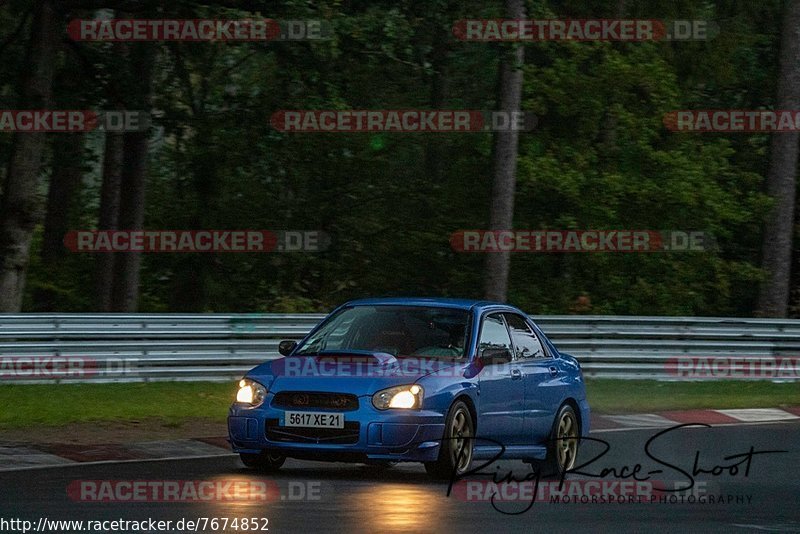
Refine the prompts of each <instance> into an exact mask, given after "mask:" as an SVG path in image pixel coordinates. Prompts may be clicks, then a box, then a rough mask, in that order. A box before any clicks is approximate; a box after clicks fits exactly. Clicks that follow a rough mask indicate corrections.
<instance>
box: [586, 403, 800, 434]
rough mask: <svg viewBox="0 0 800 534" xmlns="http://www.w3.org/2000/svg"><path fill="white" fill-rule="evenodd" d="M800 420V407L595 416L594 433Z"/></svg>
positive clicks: (593, 419) (593, 421)
mask: <svg viewBox="0 0 800 534" xmlns="http://www.w3.org/2000/svg"><path fill="white" fill-rule="evenodd" d="M798 419H800V408H798V407H795V408H786V409H781V408H742V409H731V410H681V411H669V412H658V413H640V414H627V415H593V416H592V431H595V430H597V431H603V430H606V431H609V430H626V429H636V428H667V427H671V426H675V425H680V424H685V423H704V424H708V425H736V424H743V423H769V422H780V421H792V420H798Z"/></svg>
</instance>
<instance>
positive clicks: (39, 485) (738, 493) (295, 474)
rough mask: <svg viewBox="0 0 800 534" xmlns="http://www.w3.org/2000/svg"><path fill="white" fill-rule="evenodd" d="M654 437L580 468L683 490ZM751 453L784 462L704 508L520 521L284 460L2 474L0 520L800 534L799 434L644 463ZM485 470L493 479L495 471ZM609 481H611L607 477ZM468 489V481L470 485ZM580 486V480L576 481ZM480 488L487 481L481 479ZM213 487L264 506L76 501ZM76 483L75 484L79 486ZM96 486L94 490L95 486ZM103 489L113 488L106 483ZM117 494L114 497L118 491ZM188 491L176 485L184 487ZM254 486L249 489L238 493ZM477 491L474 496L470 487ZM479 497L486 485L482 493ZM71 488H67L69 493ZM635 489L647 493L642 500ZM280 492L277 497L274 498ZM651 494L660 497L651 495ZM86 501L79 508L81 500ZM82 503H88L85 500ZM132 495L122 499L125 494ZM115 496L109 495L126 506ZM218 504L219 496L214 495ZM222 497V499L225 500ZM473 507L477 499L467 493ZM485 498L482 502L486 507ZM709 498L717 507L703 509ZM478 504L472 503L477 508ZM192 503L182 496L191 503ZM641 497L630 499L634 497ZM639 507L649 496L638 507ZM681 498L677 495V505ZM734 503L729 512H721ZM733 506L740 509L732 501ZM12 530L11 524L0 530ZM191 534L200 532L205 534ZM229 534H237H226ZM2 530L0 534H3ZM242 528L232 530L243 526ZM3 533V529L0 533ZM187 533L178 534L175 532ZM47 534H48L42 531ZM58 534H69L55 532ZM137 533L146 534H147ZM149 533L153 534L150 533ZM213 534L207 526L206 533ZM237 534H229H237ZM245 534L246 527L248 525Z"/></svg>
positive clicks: (699, 434) (563, 510)
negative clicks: (257, 468) (171, 487)
mask: <svg viewBox="0 0 800 534" xmlns="http://www.w3.org/2000/svg"><path fill="white" fill-rule="evenodd" d="M657 432H658V431H657V430H632V431H619V432H601V433H593V434H592V436H593V437H595V438H600V439H603V440H606V441H607V442H608V443H609V445H610V447H611V448H610V450H609V451H608V452H607V453H606V454H605V455H604V456H603V457H602V458H599V459H597V460H596V461H594V462H593V463H592V464H591V465H589V466H587V467H585V468H584V470H585V471H586V472H592V473H594V474H597V473H599V472H600V471H601V469H602V468H616V469H617V471H619V470H621V468H622V466H625V465H627V466H630V467H631V469H632V468H633V466H634V465H635V464H636V463H640V464H642V468H641V469H642V470H641V471H639V473H638V474H637V477H639V478H644V476H645V475H643V473H646V472H647V471H652V470H657V469H662V473H656V474H651V475H650V477H651V480H663V481H668V482H671V481H681V484H685V483H686V481H687V480H688V479H687V477H685V476H683V475H681V474H680V473H679V472H678V471H677V470H676V469H674V468H671V467H667V466H665V465H663V464H658V463H656V462H655V461H654V460H652V459H649V458H648V457H647V455H646V454H645V442H646V441H647V440H648V438H650V437H651V436H653V435H654V434H655V433H657ZM751 446H752V447H753V448H754V450H755V451H761V450H787V451H789V452H787V453H779V454H778V453H774V454H759V455H755V456H753V457H752V461H751V463H750V469H749V474H748V475H747V476H744V471H745V467H746V465H745V463H742V464H741V465H740V466H739V469H738V472H736V473H735V475H734V474H731V473H730V472H728V471H729V470H728V471H726V472H725V473H723V474H722V475H720V476H718V477H713V476H710V475H707V474H698V475H697V476H696V477H695V479H696V481H697V482H698V485H697V486H696V488H695V490H694V491H695V493H694V497H695V498H696V500H699V499H700V498H703V499H704V500H705V502H703V503H700V502H692V503H689V502H686V501H687V499H688V496H687V495H685V494H684V496H683V500H684V502H683V503H681V502H678V503H670V502H660V501H658V500H657V501H656V502H634V503H619V502H595V503H591V502H590V503H586V504H581V503H574V502H570V503H564V502H561V503H552V502H546V501H545V502H541V501H539V502H536V503H534V504H533V505H532V506H530V509H528V510H527V511H526V512H524V513H522V514H520V515H506V514H503V513H500V512H498V511H497V510H495V509H494V507H493V506H492V504H491V503H489V502H485V501H482V500H479V501H477V502H476V501H466V500H465V495H466V493H465V492H463V491H462V492H460V493H459V492H457V491H456V492H454V494H453V495H451V496H450V497H448V496H447V495H446V491H447V484H443V483H434V482H431V481H430V480H429V479H428V478H427V476H426V474H425V472H424V469H423V468H422V466H420V465H417V464H407V465H401V466H396V467H393V468H390V469H384V470H381V469H377V468H374V467H366V466H361V465H356V464H326V463H318V462H301V461H293V460H288V461H287V463H286V464H285V466H284V468H283V469H282V470H281V471H280V472H279V473H277V474H276V475H270V476H267V475H264V474H258V473H254V472H252V471H249V470H246V469H244V468H243V467H242V466H241V464H240V463H239V462H238V460H237V459H236V458H235V457H226V458H213V459H212V458H209V459H194V460H172V461H154V462H135V463H117V464H104V465H77V466H71V467H58V468H46V469H36V470H28V471H16V472H7V473H0V518H2V519H10V518H19V519H25V520H31V521H33V522H34V524H36V523H38V520H39V518H40V517H45V518H47V519H48V520H84V521H86V520H92V521H94V520H115V519H123V520H144V519H148V518H152V519H154V520H161V521H166V520H170V521H172V522H173V523H172V530H171V531H172V532H176V531H178V530H176V529H175V527H176V522H177V521H179V520H181V519H184V520H197V518H203V517H206V518H215V517H216V518H226V517H227V518H229V522H230V521H231V520H232V519H233V518H243V517H253V518H267V519H268V520H269V522H268V524H266V525H265V524H264V522H263V520H260V521H261V522H260V523H259V524H258V531H262V530H261V528H262V527H264V526H267V527H268V529H269V532H273V533H275V532H278V533H281V532H309V533H311V532H347V533H353V532H491V531H497V532H500V531H503V532H515V531H520V532H531V531H540V530H541V531H545V532H562V531H579V532H584V531H589V532H646V531H650V532H698V531H702V532H704V533H708V532H726V533H736V532H746V531H752V530H756V531H765V532H800V481H798V477H800V469H798V465H800V423H796V422H789V423H780V424H758V425H747V426H731V427H714V428H691V429H682V430H677V431H672V432H669V433H668V434H665V435H663V436H660V437H658V438H656V441H655V442H654V443H653V445H652V447H651V453H652V454H653V455H654V456H656V457H657V458H658V459H659V460H661V461H662V462H664V463H668V464H672V465H673V466H675V467H678V468H680V469H682V470H684V471H688V472H690V473H691V471H692V469H693V464H694V461H695V454H696V453H697V452H699V459H698V466H699V467H701V468H704V469H708V470H711V469H712V468H713V467H714V466H718V465H719V466H724V465H732V464H735V463H737V462H739V461H742V460H743V459H745V460H746V458H745V457H740V458H735V459H728V460H726V459H725V457H726V456H731V455H737V454H741V453H747V452H748V451H750V447H751ZM601 447H602V445H600V444H598V443H595V444H590V445H586V446H584V447H583V449H582V451H581V457H580V460H581V461H586V460H588V459H590V458H591V457H593V456H595V455H596V454H598V453H599V451H600V450H601ZM499 467H500V469H499V471H503V472H504V471H506V470H509V469H511V470H513V472H514V473H515V474H516V475H518V476H519V477H520V478H521V477H523V476H525V474H526V473H529V472H530V471H529V469H528V468H527V467H526V466H525V464H522V463H521V462H499ZM488 470H489V471H495V472H496V471H498V469H497V466H492V467H491V468H489V469H488ZM610 477H613V475H609V478H610ZM473 478H476V477H473ZM570 478H576V479H588V477H583V476H579V477H575V476H571V477H570ZM477 479H478V480H484V481H487V480H489V478H488V477H478V478H477ZM88 480H93V481H98V480H100V481H108V480H112V481H131V480H140V481H141V480H147V481H164V480H169V481H214V482H219V483H225V482H239V483H243V482H244V483H253V482H255V483H259V482H261V483H265V484H266V486H264V484H262V485H261V486H258V487H260V488H264V487H268V488H270V489H269V492H268V495H269V496H268V497H267V499H268V500H263V498H257V497H258V495H262V494H259V493H258V492H256V493H246V494H244V495H245V497H252V498H251V499H248V498H245V497H242V495H239V496H238V498H234V499H232V500H230V499H229V500H225V499H221V500H213V501H210V502H208V501H203V502H196V501H195V502H127V501H122V502H120V501H116V502H94V501H93V502H87V501H86V500H81V499H82V498H83V499H94V498H100V496H101V495H103V493H102V491H101V490H100V489H99V488H101V486H100V485H95V486H91V487H92V488H94V489H95V490H97V493H96V494H95V493H88V494H85V493H84V494H81V492H80V491H78V490H76V489H75V488H76V487H79V484H81V482H80V481H88ZM76 481H77V482H76ZM93 484H100V483H93ZM106 484H110V483H106ZM115 484H117V485H115V486H114V487H115V488H119V487H121V486H119V485H118V483H115ZM181 487H182V488H184V489H185V486H181ZM246 487H251V486H246ZM476 487H477V486H476ZM480 487H481V488H484V486H480ZM68 488H72V491H70V490H69V489H68ZM645 490H646V488H645V489H644V490H642V491H643V492H644V493H642V494H640V495H639V496H642V495H644V494H646V493H647V492H646V491H645ZM274 491H277V492H278V493H274ZM656 494H657V495H659V496H660V495H665V494H663V493H660V492H657V493H656ZM81 495H83V497H81ZM87 495H88V496H87ZM124 495H129V494H124ZM124 495H123V494H122V493H120V494H117V496H118V497H119V496H123V497H124ZM216 495H220V494H216ZM221 495H223V496H226V495H227V496H228V497H230V495H231V494H230V493H227V494H226V493H225V491H222V493H221ZM472 495H473V498H474V499H480V498H481V497H480V495H481V492H480V491H477V490H476V491H475V493H473V494H472ZM486 495H488V493H484V494H483V496H484V497H485V496H486ZM711 495H714V496H715V500H717V499H718V497H717V496H719V497H722V498H724V499H725V500H726V502H724V503H722V504H720V503H718V502H715V503H714V504H711V503H710V502H709V501H708V498H709V497H710V496H711ZM476 496H477V497H476ZM189 498H191V495H189ZM637 498H638V497H637ZM642 498H644V499H645V500H646V499H647V497H646V496H644V497H642ZM675 498H676V499H678V497H677V495H676V497H675ZM728 499H731V502H727V500H728ZM737 500H738V502H737ZM495 504H496V505H497V507H498V508H502V509H503V510H504V511H506V512H511V511H521V510H523V509H524V508H526V507H527V506H528V504H529V501H524V502H501V503H495ZM5 526H6V527H9V526H10V525H5ZM202 526H203V525H200V528H198V531H201V532H202V531H203V528H202ZM230 526H231V525H230V523H229V528H227V530H226V531H227V532H237V530H234V529H233V528H230ZM2 527H3V524H2V522H1V521H0V531H2V530H3V528H2ZM240 527H241V525H240ZM8 530H9V529H8V528H6V531H8ZM186 530H189V529H187V528H186V527H185V525H184V528H183V529H181V530H180V531H186ZM51 531H52V530H51ZM60 531H61V532H68V531H74V529H71V530H70V529H68V528H64V527H62V529H61V530H60ZM144 531H145V532H146V531H148V530H144ZM150 531H151V532H155V530H150ZM212 531H215V532H222V531H223V530H222V528H221V524H220V526H218V527H217V529H216V530H212V529H211V525H210V524H207V525H206V528H205V532H212ZM241 531H242V529H241V528H240V529H239V530H238V532H241ZM250 531H251V532H252V531H253V530H252V525H251V530H250Z"/></svg>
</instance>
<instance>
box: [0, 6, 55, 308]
mask: <svg viewBox="0 0 800 534" xmlns="http://www.w3.org/2000/svg"><path fill="white" fill-rule="evenodd" d="M34 9H35V13H34V17H33V22H32V24H31V35H30V41H29V44H28V49H27V53H26V63H27V65H28V66H29V67H30V68H29V69H28V70H27V71H26V74H25V75H24V76H23V79H22V82H21V91H20V99H19V107H20V108H21V109H48V107H49V106H50V102H51V97H52V84H53V71H54V68H55V59H56V49H57V46H58V35H59V30H60V29H61V28H60V27H59V20H60V19H59V17H58V16H57V14H56V11H55V9H54V6H53V3H52V1H51V0H39V1H37V2H36V4H35V7H34ZM45 135H46V134H44V133H41V132H39V133H29V132H20V133H16V134H15V135H14V139H13V141H12V148H11V157H10V159H9V163H8V172H7V175H6V183H5V187H4V190H3V198H2V200H0V312H19V311H20V309H21V307H22V297H23V291H24V289H25V277H26V274H27V268H28V263H29V261H30V248H31V240H32V238H33V231H34V228H35V226H36V224H37V223H38V222H39V221H40V219H41V211H42V210H41V201H40V198H39V195H38V187H39V181H40V180H39V171H40V167H41V164H42V154H43V152H44V149H45Z"/></svg>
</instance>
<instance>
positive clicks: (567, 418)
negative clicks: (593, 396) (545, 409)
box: [539, 404, 581, 478]
mask: <svg viewBox="0 0 800 534" xmlns="http://www.w3.org/2000/svg"><path fill="white" fill-rule="evenodd" d="M580 435H581V428H580V423H579V422H578V416H577V415H576V414H575V410H573V409H572V406H570V405H569V404H564V405H563V406H561V408H560V409H559V410H558V414H556V418H555V421H553V428H552V429H551V430H550V440H549V441H548V443H547V457H546V458H545V460H544V462H540V463H539V467H540V472H541V474H542V477H554V478H560V477H561V476H562V475H563V474H564V471H566V470H568V469H571V468H572V467H573V466H574V465H575V459H576V458H577V456H578V440H577V439H575V438H579V437H580Z"/></svg>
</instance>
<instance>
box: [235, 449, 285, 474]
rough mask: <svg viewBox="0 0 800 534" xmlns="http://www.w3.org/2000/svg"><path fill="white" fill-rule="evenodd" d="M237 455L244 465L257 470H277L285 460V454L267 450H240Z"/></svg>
mask: <svg viewBox="0 0 800 534" xmlns="http://www.w3.org/2000/svg"><path fill="white" fill-rule="evenodd" d="M239 457H240V458H241V459H242V463H243V464H244V465H245V467H249V468H250V469H258V470H259V471H277V470H278V469H280V468H281V466H282V465H283V462H285V461H286V456H284V455H282V454H277V453H274V452H269V451H261V453H260V454H251V453H245V452H242V453H240V454H239Z"/></svg>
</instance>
